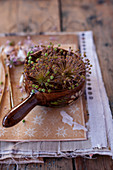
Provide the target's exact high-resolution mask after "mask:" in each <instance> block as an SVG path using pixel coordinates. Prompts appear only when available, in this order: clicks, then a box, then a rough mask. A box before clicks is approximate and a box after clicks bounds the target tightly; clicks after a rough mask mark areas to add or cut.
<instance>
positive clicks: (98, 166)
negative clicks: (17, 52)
mask: <svg viewBox="0 0 113 170" xmlns="http://www.w3.org/2000/svg"><path fill="white" fill-rule="evenodd" d="M0 23H1V24H0V33H10V34H11V35H12V34H13V33H15V32H25V33H40V34H42V33H43V32H59V31H66V32H76V31H84V30H85V31H86V30H92V31H93V33H94V40H95V44H96V50H97V54H98V57H99V61H100V66H101V71H102V76H103V80H104V83H105V88H106V91H107V95H108V98H109V103H110V107H111V110H112V113H113V54H112V53H113V0H76V1H74V0H54V1H53V0H27V1H25V0H15V1H14V0H5V1H4V0H0ZM16 168H17V165H9V167H8V169H16ZM18 168H19V169H26V170H28V169H40V170H44V169H45V170H46V169H49V170H57V169H58V170H61V169H62V170H73V169H76V170H84V169H87V170H90V169H92V170H104V169H106V170H112V169H113V161H112V159H111V158H110V157H108V156H98V155H95V156H94V159H93V160H90V159H86V158H82V157H77V158H75V159H74V158H73V159H71V158H69V159H66V158H44V164H26V165H19V166H18ZM0 169H7V165H3V164H2V165H0Z"/></svg>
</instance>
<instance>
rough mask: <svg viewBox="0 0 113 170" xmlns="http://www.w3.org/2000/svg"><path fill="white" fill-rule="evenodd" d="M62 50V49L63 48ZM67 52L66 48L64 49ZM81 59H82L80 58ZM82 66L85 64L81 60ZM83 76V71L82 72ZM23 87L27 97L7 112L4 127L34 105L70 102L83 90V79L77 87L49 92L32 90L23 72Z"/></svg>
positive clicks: (12, 122) (60, 105)
mask: <svg viewBox="0 0 113 170" xmlns="http://www.w3.org/2000/svg"><path fill="white" fill-rule="evenodd" d="M63 50H64V49H63ZM64 51H65V52H68V51H67V50H64ZM40 54H41V51H37V52H35V53H33V54H31V56H33V57H36V56H38V57H39V55H40ZM81 60H82V59H81ZM27 63H28V57H26V60H25V64H27ZM82 64H83V68H85V64H84V62H83V61H82ZM83 74H84V76H85V72H84V73H83ZM24 84H25V89H26V92H27V93H28V97H27V98H25V99H24V100H23V101H22V102H21V103H19V104H18V105H17V106H15V107H14V108H12V109H11V110H10V111H9V113H8V114H7V115H6V116H5V117H4V119H3V126H4V127H11V126H14V125H16V124H17V123H19V122H20V121H21V120H22V119H23V118H24V117H25V116H26V115H27V114H28V113H29V112H30V111H31V110H32V109H33V108H34V107H35V106H36V105H41V106H47V107H62V106H65V105H67V104H70V103H72V102H73V101H75V100H76V99H78V97H79V96H81V95H82V94H83V92H84V88H85V80H82V81H81V82H80V83H79V85H78V86H77V87H75V88H74V89H71V90H69V89H65V90H61V91H53V92H51V93H47V92H39V91H38V90H36V89H35V90H34V92H32V88H31V86H30V85H29V78H28V74H25V79H24Z"/></svg>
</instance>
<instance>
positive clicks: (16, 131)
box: [12, 127, 20, 136]
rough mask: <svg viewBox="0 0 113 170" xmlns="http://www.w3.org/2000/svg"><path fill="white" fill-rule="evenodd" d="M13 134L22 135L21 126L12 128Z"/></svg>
mask: <svg viewBox="0 0 113 170" xmlns="http://www.w3.org/2000/svg"><path fill="white" fill-rule="evenodd" d="M12 135H13V136H19V135H20V128H19V127H17V128H14V129H13V130H12Z"/></svg>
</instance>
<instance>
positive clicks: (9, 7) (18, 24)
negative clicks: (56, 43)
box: [0, 0, 60, 33]
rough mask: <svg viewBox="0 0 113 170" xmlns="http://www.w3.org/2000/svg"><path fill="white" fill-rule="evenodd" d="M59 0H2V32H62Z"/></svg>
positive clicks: (0, 4)
mask: <svg viewBox="0 0 113 170" xmlns="http://www.w3.org/2000/svg"><path fill="white" fill-rule="evenodd" d="M58 7H59V4H58V0H54V1H53V0H35V1H32V0H27V1H24V0H19V1H18V0H15V1H13V0H6V1H4V0H0V23H2V24H0V25H1V26H0V32H1V33H3V32H7V33H10V32H27V33H29V32H35V33H39V32H45V31H47V32H52V31H60V19H59V8H58Z"/></svg>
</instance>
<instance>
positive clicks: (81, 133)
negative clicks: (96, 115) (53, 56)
mask: <svg viewBox="0 0 113 170" xmlns="http://www.w3.org/2000/svg"><path fill="white" fill-rule="evenodd" d="M69 46H71V47H72V49H74V50H75V49H77V44H76V46H75V44H65V45H64V44H62V47H63V48H65V49H67V48H69ZM22 72H23V66H16V67H14V68H11V69H10V71H9V73H10V77H7V83H6V87H5V93H4V96H3V100H2V103H1V109H0V112H1V114H0V140H1V141H66V140H67V141H68V140H70V141H71V140H86V129H85V121H84V108H83V107H84V105H83V100H82V97H80V98H79V99H78V100H77V101H75V102H74V103H73V104H72V105H68V106H66V107H62V108H47V107H42V106H36V107H35V108H34V109H33V110H32V111H31V112H30V113H29V114H28V115H27V116H26V117H25V123H23V122H20V123H19V124H17V125H16V126H14V127H11V128H3V127H2V119H3V117H4V115H5V114H6V113H7V112H8V110H10V102H11V101H10V90H8V89H10V88H9V83H8V82H10V81H11V88H12V95H13V104H14V106H15V105H17V104H18V103H19V102H20V101H21V100H22V99H23V98H25V97H26V96H27V94H26V92H25V91H24V90H23V88H20V87H19V81H20V77H21V75H22ZM9 78H10V79H11V80H9ZM62 115H63V116H62Z"/></svg>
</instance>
